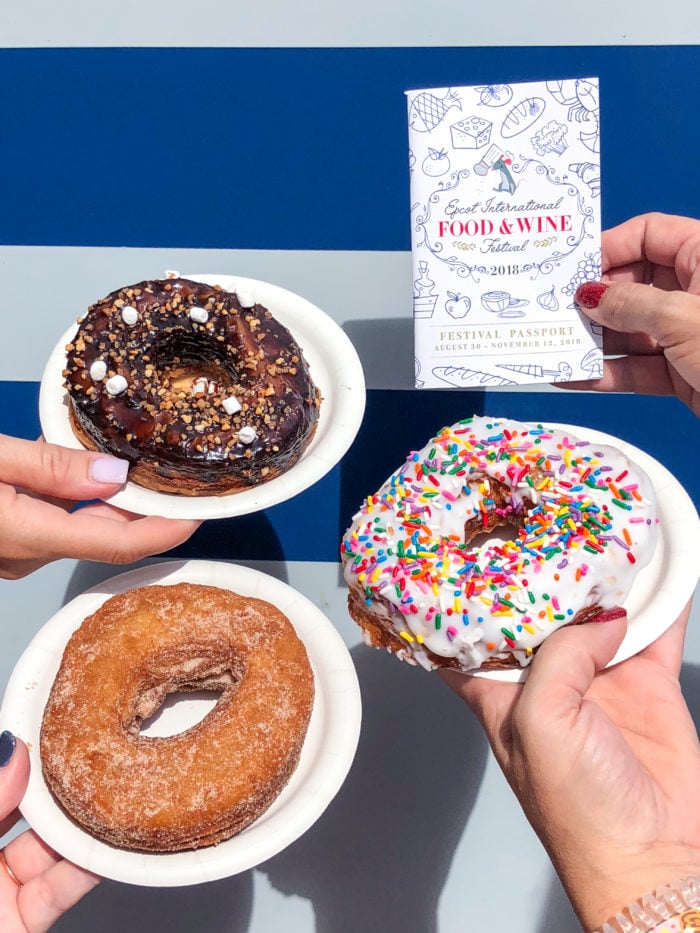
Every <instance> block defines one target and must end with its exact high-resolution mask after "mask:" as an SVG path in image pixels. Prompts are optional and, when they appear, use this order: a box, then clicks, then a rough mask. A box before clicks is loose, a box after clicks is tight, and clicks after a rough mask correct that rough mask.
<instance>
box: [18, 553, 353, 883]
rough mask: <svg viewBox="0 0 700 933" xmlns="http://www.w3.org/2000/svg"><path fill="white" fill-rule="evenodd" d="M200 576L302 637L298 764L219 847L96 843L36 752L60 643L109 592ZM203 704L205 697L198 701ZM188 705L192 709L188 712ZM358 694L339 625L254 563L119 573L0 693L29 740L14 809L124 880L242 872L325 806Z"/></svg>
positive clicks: (55, 841)
mask: <svg viewBox="0 0 700 933" xmlns="http://www.w3.org/2000/svg"><path fill="white" fill-rule="evenodd" d="M180 581H189V582H192V583H204V584H209V585H212V586H219V587H222V588H226V589H232V590H235V591H236V592H237V593H241V594H243V595H248V596H254V597H257V598H261V599H265V600H266V601H268V602H270V603H273V604H274V605H275V606H277V607H279V609H281V611H282V612H284V614H285V615H286V616H287V618H288V619H289V620H290V621H291V623H292V624H293V625H294V628H295V629H296V631H297V633H298V635H299V637H300V638H301V639H302V641H303V642H304V645H305V646H306V650H307V652H308V655H309V659H310V661H311V665H312V667H313V671H314V677H315V687H316V694H315V699H314V707H313V712H312V715H311V720H310V723H309V728H308V732H307V735H306V739H305V742H304V746H303V749H302V753H301V757H300V760H299V765H298V767H297V769H296V771H295V772H294V774H293V775H292V778H291V780H290V781H289V783H288V784H287V786H286V787H285V788H284V790H283V791H282V793H281V794H280V796H279V797H278V798H277V799H276V800H275V801H274V803H273V804H272V806H271V807H270V808H269V810H267V811H266V812H265V813H264V814H263V815H262V816H261V817H260V818H259V819H258V820H257V821H256V822H255V823H253V824H252V825H251V826H249V827H248V828H247V829H245V830H243V832H241V833H239V834H238V835H237V836H234V837H233V838H232V839H229V840H227V841H226V842H222V843H219V845H216V846H209V847H208V848H203V849H197V850H195V851H192V852H176V853H172V854H151V853H147V854H144V853H140V852H129V851H126V850H124V849H118V848H115V847H113V846H110V845H108V844H107V843H104V842H101V841H99V840H98V839H95V838H94V837H93V836H91V835H89V834H88V833H87V832H85V831H84V830H82V829H80V828H79V827H78V826H77V825H76V824H75V823H73V821H72V820H71V819H70V818H69V817H68V816H66V814H65V813H64V811H63V810H62V809H61V808H60V806H59V805H58V804H57V803H56V801H55V800H54V798H53V796H52V794H51V792H50V791H49V789H48V787H47V786H46V784H45V782H44V779H43V776H42V771H41V762H40V760H39V733H40V730H41V720H42V716H43V711H44V707H45V705H46V701H47V699H48V695H49V692H50V690H51V685H52V684H53V681H54V678H55V676H56V672H57V670H58V667H59V665H60V662H61V657H62V655H63V650H64V647H65V645H66V642H67V641H68V639H69V638H70V636H71V634H72V633H73V631H74V630H75V629H76V628H78V626H79V625H80V624H81V623H82V621H83V620H84V619H85V618H86V616H88V615H89V614H90V613H92V612H94V611H95V610H96V609H98V608H99V606H101V605H102V603H103V602H104V601H105V600H106V599H108V598H109V597H110V596H112V595H114V594H115V593H120V592H123V591H124V590H127V589H131V588H133V587H137V586H146V585H148V584H152V583H160V584H169V583H175V582H180ZM197 702H198V701H197V699H196V698H195V699H193V700H191V701H188V700H182V701H181V702H179V703H176V704H175V705H173V706H171V708H170V709H169V710H168V711H167V714H169V715H170V722H169V723H168V728H167V730H166V734H167V732H169V733H170V734H173V733H176V732H179V731H182V730H183V729H184V728H187V726H189V725H191V724H192V723H193V722H196V721H197V719H198V718H201V716H202V712H203V711H202V710H201V706H200V708H199V714H197V712H196V704H197ZM200 702H201V701H200ZM193 711H194V714H193ZM360 718H361V705H360V692H359V686H358V681H357V675H356V673H355V668H354V666H353V663H352V660H351V658H350V655H349V653H348V650H347V648H346V647H345V645H344V643H343V641H342V639H341V638H340V636H339V635H338V633H337V631H336V629H335V628H334V627H333V625H332V624H331V623H330V621H329V620H328V619H327V618H326V616H324V615H323V613H322V612H321V611H320V610H319V609H317V608H316V606H314V605H313V603H311V602H310V601H309V600H308V599H306V597H304V596H302V595H301V594H300V593H298V592H297V591H296V590H294V589H292V587H290V586H288V585H287V584H286V583H282V582H280V581H279V580H276V579H275V578H274V577H270V576H267V575H266V574H263V573H260V572H258V571H256V570H252V569H250V568H247V567H241V566H238V565H235V564H226V563H217V562H214V561H171V562H167V563H161V564H154V565H151V566H149V567H145V568H142V569H139V570H136V571H132V572H129V573H124V574H120V575H119V576H117V577H113V578H112V579H110V580H107V581H105V582H104V583H101V584H100V585H99V586H97V587H94V588H93V589H90V590H88V591H87V592H85V593H83V594H81V595H80V596H77V597H76V598H75V599H73V600H71V602H70V603H68V604H67V605H66V606H64V607H63V608H62V609H61V610H60V611H59V612H57V613H56V614H55V615H54V616H53V617H52V618H51V619H50V620H49V621H48V622H47V623H46V625H45V626H44V627H43V628H42V629H41V630H40V631H39V632H38V634H37V635H36V636H35V638H34V639H33V640H32V642H31V643H30V645H29V646H28V648H27V649H26V651H25V652H24V654H23V655H22V657H21V658H20V660H19V661H18V663H17V666H16V667H15V670H14V671H13V673H12V676H11V677H10V680H9V682H8V685H7V689H6V691H5V697H4V700H3V706H2V710H1V712H0V721H1V722H2V724H3V725H2V727H3V728H6V729H10V730H11V731H12V732H13V733H14V734H15V735H17V736H19V737H20V738H22V739H24V741H25V742H26V743H27V745H28V747H29V754H30V758H31V774H30V779H29V786H28V788H27V791H26V793H25V795H24V799H23V801H22V803H21V806H20V809H21V811H22V814H23V815H24V816H25V818H26V819H27V821H28V823H29V824H30V826H32V828H33V829H34V830H35V831H36V832H37V834H38V835H39V836H40V837H41V838H42V839H44V840H45V842H47V843H48V845H50V846H51V847H52V848H54V849H55V850H56V851H57V852H59V853H60V854H61V855H63V856H64V857H65V858H68V859H70V860H71V861H72V862H75V863H76V864H78V865H81V866H83V867H84V868H87V869H89V870H90V871H93V872H95V873H96V874H98V875H101V876H103V877H106V878H112V879H114V880H116V881H123V882H127V883H129V884H138V885H146V886H160V887H173V886H181V885H189V884H199V883H201V882H204V881H213V880H215V879H217V878H225V877H228V876H230V875H235V874H237V873H238V872H241V871H245V870H247V869H249V868H252V867H253V866H255V865H258V864H259V863H260V862H263V861H265V860H266V859H268V858H270V857H271V856H273V855H275V854H276V853H277V852H279V851H281V850H282V849H284V848H285V846H287V845H289V844H290V843H291V842H293V841H294V840H295V839H296V838H298V837H299V836H300V835H301V834H302V833H303V832H305V831H306V830H307V829H308V828H309V827H310V826H311V825H312V824H313V823H314V822H315V821H316V820H317V819H318V817H319V816H320V815H321V814H322V813H323V811H324V810H325V809H326V806H327V805H328V804H329V803H330V801H331V800H332V799H333V797H334V796H335V794H336V793H337V791H338V790H339V788H340V786H341V785H342V783H343V781H344V779H345V777H346V775H347V772H348V770H349V768H350V765H351V763H352V760H353V757H354V754H355V750H356V747H357V741H358V738H359V730H360Z"/></svg>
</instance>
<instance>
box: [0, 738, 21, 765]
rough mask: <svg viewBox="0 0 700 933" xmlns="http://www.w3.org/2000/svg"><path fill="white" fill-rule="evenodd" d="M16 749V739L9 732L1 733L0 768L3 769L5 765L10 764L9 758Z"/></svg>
mask: <svg viewBox="0 0 700 933" xmlns="http://www.w3.org/2000/svg"><path fill="white" fill-rule="evenodd" d="M16 747H17V739H16V738H15V737H14V735H13V734H12V733H11V732H8V731H7V729H5V731H4V732H3V733H0V768H4V767H5V765H7V764H9V763H10V758H12V756H13V755H14V753H15V748H16Z"/></svg>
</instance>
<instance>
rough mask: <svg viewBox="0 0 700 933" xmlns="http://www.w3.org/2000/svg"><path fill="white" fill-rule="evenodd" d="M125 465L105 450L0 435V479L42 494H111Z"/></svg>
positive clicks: (82, 497)
mask: <svg viewBox="0 0 700 933" xmlns="http://www.w3.org/2000/svg"><path fill="white" fill-rule="evenodd" d="M128 467H129V464H128V463H127V461H126V460H120V459H118V458H117V457H110V456H108V455H107V454H101V453H96V452H93V451H87V450H70V449H69V448H67V447H60V446H58V445H57V444H46V443H44V442H43V441H26V440H22V439H21V438H18V437H10V436H8V435H6V434H3V435H0V481H2V482H5V483H9V484H10V485H12V486H18V487H21V488H25V489H31V490H33V491H34V492H38V493H41V494H43V495H48V496H58V497H60V498H61V499H73V500H76V501H79V500H87V499H96V498H101V497H104V496H109V495H113V494H114V493H115V492H116V491H117V490H118V489H119V488H120V487H121V486H123V485H124V482H125V481H126V476H127V471H128Z"/></svg>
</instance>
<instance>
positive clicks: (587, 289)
mask: <svg viewBox="0 0 700 933" xmlns="http://www.w3.org/2000/svg"><path fill="white" fill-rule="evenodd" d="M608 288H609V286H608V285H606V284H605V282H584V283H583V285H579V287H578V288H577V289H576V294H575V295H574V301H575V302H576V304H577V305H579V306H580V307H581V308H589V309H590V308H597V307H598V305H599V304H600V299H601V298H602V297H603V295H604V294H605V292H606V291H607V290H608Z"/></svg>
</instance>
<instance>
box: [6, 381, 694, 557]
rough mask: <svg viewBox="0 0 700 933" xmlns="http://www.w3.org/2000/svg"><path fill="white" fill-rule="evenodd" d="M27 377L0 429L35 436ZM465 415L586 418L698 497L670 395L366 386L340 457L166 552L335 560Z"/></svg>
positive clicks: (686, 416)
mask: <svg viewBox="0 0 700 933" xmlns="http://www.w3.org/2000/svg"><path fill="white" fill-rule="evenodd" d="M37 399H38V385H37V384H36V383H14V382H0V432H2V433H6V434H16V435H17V436H21V437H28V438H33V437H36V436H37V434H38V424H37V417H36V407H37ZM472 414H487V415H493V416H499V415H500V416H504V417H511V418H517V419H519V420H530V421H556V422H564V423H568V424H581V425H588V426H589V427H591V428H596V429H597V430H599V431H605V432H606V433H608V434H612V435H614V436H616V437H620V438H622V439H623V440H626V441H628V442H629V443H631V444H634V445H635V446H637V447H639V448H641V449H642V450H645V451H647V452H648V453H649V454H650V455H651V456H653V457H655V458H656V459H657V460H659V461H660V462H661V463H663V464H664V466H666V467H667V468H668V469H669V470H670V471H671V472H672V473H673V474H674V475H675V476H676V477H677V478H678V480H679V481H680V482H681V483H682V485H683V486H684V487H685V488H686V490H687V491H688V493H689V494H690V496H691V497H692V499H693V501H694V502H695V503H696V505H700V471H698V468H697V465H698V459H699V454H700V431H699V429H698V422H697V419H696V417H695V416H694V415H693V414H692V413H691V412H690V410H689V409H688V408H686V407H685V406H684V405H682V404H681V403H680V402H678V401H677V400H676V399H672V398H656V397H651V398H647V397H641V396H628V395H579V394H575V393H572V392H565V391H560V392H551V393H550V392H547V393H516V392H513V393H503V394H496V393H483V392H470V393H468V394H467V393H464V392H442V391H439V390H430V391H421V392H412V391H409V390H406V391H389V390H370V391H369V392H368V393H367V409H366V414H365V418H364V421H363V423H362V427H361V429H360V432H359V434H358V436H357V439H356V440H355V443H354V444H353V445H352V447H351V448H350V450H349V451H348V453H347V454H346V456H345V457H344V459H343V461H342V463H341V464H340V465H339V466H337V467H335V469H333V470H332V471H331V472H330V473H329V474H328V475H327V476H326V477H324V479H322V480H321V481H320V482H319V483H317V484H316V485H315V486H313V487H312V488H311V489H309V490H307V491H306V492H304V493H302V494H301V495H298V496H296V497H295V498H294V499H291V500H289V501H288V502H283V503H281V504H280V505H278V506H275V507H274V508H271V509H268V510H266V511H265V512H261V513H259V514H257V515H247V516H243V517H241V518H234V519H224V520H218V521H210V522H206V523H205V524H204V525H203V526H202V527H201V528H200V530H199V531H198V532H197V533H196V535H195V536H194V537H193V538H191V539H190V541H188V542H187V543H186V544H185V545H183V546H182V547H180V548H178V549H177V550H176V551H175V552H174V553H175V554H176V555H177V556H187V557H199V558H203V559H210V560H295V561H296V560H304V561H335V560H337V557H338V543H339V541H340V538H341V536H342V533H343V531H344V530H345V528H346V527H347V525H348V524H349V523H350V519H351V517H352V515H353V514H354V512H355V511H356V510H357V508H358V506H359V505H360V503H361V502H362V500H363V499H364V498H365V497H366V496H367V495H368V494H369V493H372V492H374V491H375V489H377V488H378V487H379V486H380V484H381V483H382V482H383V481H384V480H385V479H386V477H387V476H388V475H389V474H390V473H391V472H392V471H393V470H394V469H396V467H398V466H399V465H400V464H401V463H402V462H403V460H404V458H405V456H406V454H407V453H408V452H409V451H410V450H412V449H415V448H418V447H422V446H423V444H425V442H426V441H427V440H428V438H429V437H430V436H431V435H432V434H434V433H435V432H436V431H437V430H438V429H439V428H440V427H442V425H444V424H451V423H452V422H454V421H457V420H458V419H460V418H465V417H468V416H469V415H472Z"/></svg>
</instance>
